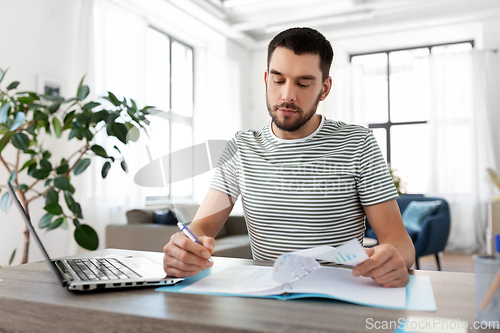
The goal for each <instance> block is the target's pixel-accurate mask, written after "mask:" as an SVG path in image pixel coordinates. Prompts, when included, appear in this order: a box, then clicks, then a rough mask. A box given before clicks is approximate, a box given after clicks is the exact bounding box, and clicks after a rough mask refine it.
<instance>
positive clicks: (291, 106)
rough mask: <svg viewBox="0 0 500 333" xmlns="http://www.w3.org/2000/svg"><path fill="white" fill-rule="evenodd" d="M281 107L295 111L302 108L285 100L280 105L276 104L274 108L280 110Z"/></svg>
mask: <svg viewBox="0 0 500 333" xmlns="http://www.w3.org/2000/svg"><path fill="white" fill-rule="evenodd" d="M279 108H284V109H290V110H293V111H301V110H302V109H301V108H300V107H298V106H297V105H295V104H294V103H290V102H283V103H281V104H280V105H275V106H274V110H278V109H279Z"/></svg>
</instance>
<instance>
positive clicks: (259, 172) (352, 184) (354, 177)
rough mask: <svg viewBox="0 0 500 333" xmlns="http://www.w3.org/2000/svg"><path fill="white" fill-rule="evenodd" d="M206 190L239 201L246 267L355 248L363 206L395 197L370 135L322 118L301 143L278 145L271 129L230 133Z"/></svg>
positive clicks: (361, 230)
mask: <svg viewBox="0 0 500 333" xmlns="http://www.w3.org/2000/svg"><path fill="white" fill-rule="evenodd" d="M210 187H211V188H212V189H215V190H217V191H220V192H223V193H225V194H228V195H230V196H231V197H233V199H235V200H236V199H237V198H238V196H239V195H240V194H241V197H242V203H243V209H244V212H245V219H246V222H247V227H248V232H249V236H250V242H251V246H252V254H253V257H254V259H260V260H274V259H275V258H276V257H277V256H279V255H280V254H283V253H286V252H291V251H296V250H301V249H306V248H309V247H313V246H319V245H328V246H339V245H341V244H343V243H345V242H346V241H348V240H351V239H352V238H357V239H358V240H359V241H360V243H361V244H362V242H363V234H364V230H365V226H364V217H365V214H364V210H363V206H369V205H375V204H379V203H382V202H385V201H387V200H391V199H394V198H397V197H398V194H397V191H396V188H395V186H394V183H393V181H392V179H391V177H390V175H389V171H388V168H387V166H386V164H385V162H384V158H383V157H382V154H381V152H380V149H379V147H378V145H377V142H376V141H375V138H374V136H373V134H372V131H371V130H369V129H366V128H364V127H362V126H357V125H348V124H345V123H343V122H340V121H332V120H327V119H325V118H324V117H322V121H321V124H320V126H319V127H318V129H317V130H316V131H315V132H314V133H312V134H311V135H309V136H308V137H305V138H301V139H297V140H283V139H280V138H278V137H276V136H275V135H274V133H273V132H272V130H271V123H269V124H268V125H266V126H264V127H262V128H261V129H259V130H257V131H255V130H246V131H240V132H237V133H236V135H235V137H234V138H233V139H232V140H231V141H230V142H229V143H228V144H227V146H226V149H225V151H224V153H223V154H222V156H221V158H220V160H219V162H218V165H217V168H216V170H215V175H214V178H213V180H212V183H211V186H210Z"/></svg>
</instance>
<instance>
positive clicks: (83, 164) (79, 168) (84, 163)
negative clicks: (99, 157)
mask: <svg viewBox="0 0 500 333" xmlns="http://www.w3.org/2000/svg"><path fill="white" fill-rule="evenodd" d="M89 165H90V158H84V159H83V160H80V161H79V162H78V163H77V164H76V166H75V168H74V169H73V173H74V174H75V176H78V175H79V174H81V173H82V172H84V171H85V170H86V169H87V167H88V166H89Z"/></svg>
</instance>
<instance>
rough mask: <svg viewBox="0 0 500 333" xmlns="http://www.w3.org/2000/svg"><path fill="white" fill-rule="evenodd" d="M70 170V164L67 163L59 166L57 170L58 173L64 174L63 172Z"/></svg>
mask: <svg viewBox="0 0 500 333" xmlns="http://www.w3.org/2000/svg"><path fill="white" fill-rule="evenodd" d="M68 170H69V165H68V164H67V163H64V164H61V165H60V166H58V167H57V169H56V172H57V174H58V175H62V174H63V173H66V172H67V171H68Z"/></svg>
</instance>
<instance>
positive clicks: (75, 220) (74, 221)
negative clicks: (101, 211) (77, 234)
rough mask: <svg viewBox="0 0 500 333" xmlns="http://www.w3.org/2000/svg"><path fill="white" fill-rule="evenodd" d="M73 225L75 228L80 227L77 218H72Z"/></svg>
mask: <svg viewBox="0 0 500 333" xmlns="http://www.w3.org/2000/svg"><path fill="white" fill-rule="evenodd" d="M73 225H74V226H75V228H80V227H81V225H82V224H81V223H80V221H78V220H77V219H73Z"/></svg>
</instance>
